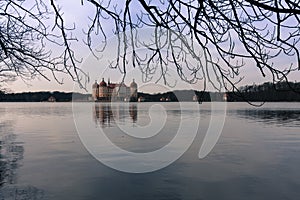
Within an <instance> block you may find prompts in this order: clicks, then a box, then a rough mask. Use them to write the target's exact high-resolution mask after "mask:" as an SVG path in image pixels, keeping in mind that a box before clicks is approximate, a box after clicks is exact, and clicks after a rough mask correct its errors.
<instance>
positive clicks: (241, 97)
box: [0, 82, 300, 102]
mask: <svg viewBox="0 0 300 200" xmlns="http://www.w3.org/2000/svg"><path fill="white" fill-rule="evenodd" d="M291 87H292V88H294V89H295V91H292V90H291ZM297 91H300V83H293V82H283V83H281V82H280V83H277V84H273V83H270V82H266V83H263V84H260V85H256V84H253V85H246V86H242V87H240V88H239V92H234V91H233V92H232V91H231V92H223V93H222V92H208V91H194V90H174V91H170V92H165V93H157V94H147V93H141V92H140V93H138V97H139V98H140V97H141V98H143V99H144V101H146V102H147V101H148V102H161V101H172V102H174V101H175V102H177V101H199V102H210V101H223V100H224V98H226V100H227V101H229V102H234V101H249V102H264V101H266V102H268V101H269V102H279V101H300V93H299V92H297ZM50 97H54V99H55V101H57V102H69V101H74V100H75V101H88V100H90V97H91V95H90V94H81V93H72V92H69V93H65V92H58V91H56V92H24V93H9V94H6V93H4V92H1V91H0V101H2V102H43V101H49V98H50Z"/></svg>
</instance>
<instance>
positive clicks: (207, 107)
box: [0, 102, 300, 200]
mask: <svg viewBox="0 0 300 200" xmlns="http://www.w3.org/2000/svg"><path fill="white" fill-rule="evenodd" d="M220 105H221V107H220ZM223 105H224V103H218V104H217V103H215V105H213V104H211V103H203V104H201V105H199V104H196V103H192V102H190V103H182V104H179V103H175V102H174V103H172V102H165V103H161V104H157V103H124V104H121V103H112V104H109V103H96V104H95V103H73V104H72V103H1V104H0V199H5V200H7V199H55V200H60V199H61V200H64V199H72V200H76V199H93V200H94V199H109V200H110V199H149V200H150V199H151V200H153V199H161V200H168V199H170V200H171V199H172V200H173V199H175V200H176V199H199V200H200V199H204V200H213V199H230V200H232V199H239V200H240V199H242V200H243V199H255V200H259V199H280V200H281V199H297V198H299V196H300V190H299V188H300V172H299V167H300V103H266V104H265V105H263V106H262V107H259V108H257V107H253V106H250V105H248V104H247V103H227V104H226V107H222V106H223ZM214 106H215V107H214ZM225 113H226V115H225ZM223 119H224V120H223ZM214 127H216V128H215V129H214ZM220 128H221V129H220ZM218 130H220V135H215V138H213V139H214V140H215V141H211V140H212V138H210V139H207V137H208V135H209V134H212V133H210V131H211V132H217V131H218ZM195 131H196V132H195ZM207 133H209V134H207ZM178 135H180V136H178ZM100 136H101V137H100ZM177 136H178V137H177ZM107 141H111V143H108V142H107ZM173 141H176V142H174V143H173ZM209 142H210V143H209ZM204 143H206V144H210V145H212V144H213V145H212V149H211V150H209V151H207V152H206V153H208V154H207V155H206V153H204V154H203V155H204V156H203V157H201V156H200V157H201V158H199V151H200V149H201V147H203V146H204ZM214 144H215V145H214ZM168 145H169V146H170V147H169V148H166V149H164V152H163V151H161V152H160V150H161V149H163V148H164V147H165V146H168ZM115 147H118V148H115ZM116 151H119V152H116ZM128 152H131V154H127V153H128ZM148 152H154V153H153V154H151V156H150V155H148ZM158 152H159V153H158ZM141 155H142V156H141ZM177 157H178V159H177ZM137 158H138V159H140V160H138V159H137ZM141 159H144V160H141ZM143 170H144V171H143ZM126 171H127V172H130V173H127V172H126ZM144 172H145V173H144Z"/></svg>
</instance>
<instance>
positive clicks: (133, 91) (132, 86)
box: [130, 79, 138, 101]
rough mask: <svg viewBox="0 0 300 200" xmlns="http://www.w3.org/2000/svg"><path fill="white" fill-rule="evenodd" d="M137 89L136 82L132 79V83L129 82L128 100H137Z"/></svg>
mask: <svg viewBox="0 0 300 200" xmlns="http://www.w3.org/2000/svg"><path fill="white" fill-rule="evenodd" d="M137 93H138V91H137V84H136V82H135V81H134V79H133V80H132V83H131V84H130V101H137V98H138V94H137Z"/></svg>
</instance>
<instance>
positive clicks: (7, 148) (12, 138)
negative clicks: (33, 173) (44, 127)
mask: <svg viewBox="0 0 300 200" xmlns="http://www.w3.org/2000/svg"><path fill="white" fill-rule="evenodd" d="M0 131H1V135H0V158H1V159H0V185H4V184H6V183H7V184H14V183H15V182H16V181H15V177H16V176H15V171H16V169H17V168H18V167H19V165H20V163H19V161H20V160H21V159H23V153H24V147H23V143H21V142H17V141H16V135H15V134H13V133H12V130H11V124H10V123H6V122H4V123H1V125H0Z"/></svg>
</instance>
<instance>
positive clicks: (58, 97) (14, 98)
mask: <svg viewBox="0 0 300 200" xmlns="http://www.w3.org/2000/svg"><path fill="white" fill-rule="evenodd" d="M89 96H90V95H87V94H80V93H72V92H68V93H66V92H58V91H56V92H46V91H43V92H23V93H9V94H5V93H3V92H2V93H0V101H2V102H44V101H48V100H49V98H50V97H54V100H55V101H57V102H69V101H72V100H78V101H79V100H88V97H89Z"/></svg>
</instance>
